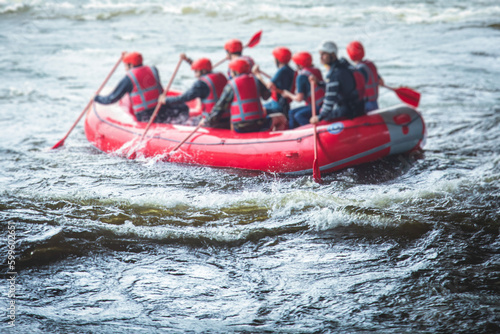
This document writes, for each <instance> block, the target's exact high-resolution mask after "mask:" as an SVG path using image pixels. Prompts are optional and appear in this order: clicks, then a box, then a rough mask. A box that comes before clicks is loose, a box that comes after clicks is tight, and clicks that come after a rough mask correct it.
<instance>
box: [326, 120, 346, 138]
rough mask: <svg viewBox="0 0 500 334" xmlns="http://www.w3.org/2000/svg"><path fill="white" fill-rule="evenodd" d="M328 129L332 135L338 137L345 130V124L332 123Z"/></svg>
mask: <svg viewBox="0 0 500 334" xmlns="http://www.w3.org/2000/svg"><path fill="white" fill-rule="evenodd" d="M326 129H327V130H328V132H330V133H331V134H332V135H337V134H339V133H341V132H342V131H343V130H344V123H341V122H337V123H332V124H330V125H329V126H328V128H326Z"/></svg>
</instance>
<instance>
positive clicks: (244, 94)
mask: <svg viewBox="0 0 500 334" xmlns="http://www.w3.org/2000/svg"><path fill="white" fill-rule="evenodd" d="M229 84H230V85H231V88H233V92H234V98H233V102H232V103H231V123H233V124H234V123H239V122H245V121H252V120H258V119H262V118H266V114H265V112H264V108H263V107H262V103H261V102H260V92H259V85H258V82H257V79H256V78H255V77H254V76H253V75H251V74H241V75H238V76H237V77H236V78H234V79H232V80H231V81H229Z"/></svg>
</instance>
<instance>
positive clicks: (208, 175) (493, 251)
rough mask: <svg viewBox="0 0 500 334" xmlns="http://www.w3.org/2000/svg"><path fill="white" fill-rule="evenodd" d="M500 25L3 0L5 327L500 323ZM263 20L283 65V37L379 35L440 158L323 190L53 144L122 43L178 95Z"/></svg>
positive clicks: (0, 87)
mask: <svg viewBox="0 0 500 334" xmlns="http://www.w3.org/2000/svg"><path fill="white" fill-rule="evenodd" d="M499 27H500V6H499V4H498V3H497V2H496V1H473V2H467V3H465V2H459V1H420V2H415V1H394V0H392V1H380V0H378V1H364V0H363V1H354V2H353V1H284V0H283V1H282V0H278V1H268V0H264V1H234V2H226V1H220V0H215V1H202V0H198V1H195V0H192V1H191V0H190V1H183V2H181V1H153V0H151V1H136V0H128V1H125V2H121V1H115V0H112V1H104V0H95V1H81V2H80V1H73V0H69V1H51V0H49V1H36V0H31V1H5V0H4V1H1V0H0V73H1V74H0V78H1V80H0V127H1V129H2V130H1V131H0V153H1V156H2V159H0V221H1V224H0V226H1V232H0V233H1V236H0V238H1V239H0V240H2V243H1V245H0V249H1V252H0V254H1V256H2V257H3V259H2V261H3V262H2V263H3V265H2V276H1V277H2V280H1V282H2V283H1V284H0V286H1V288H0V308H1V310H2V314H3V316H2V319H1V322H2V323H1V326H2V327H1V329H0V332H2V333H183V332H191V333H227V332H230V333H274V332H279V333H367V332H370V333H498V332H500V297H499V292H500V279H499V278H500V238H499V227H500V224H499V221H500V209H499V202H500V186H499V185H500V154H499V152H500V149H499V147H500V80H499V77H500V61H499V60H500V43H499V41H500V28H499ZM260 29H263V31H264V33H263V36H262V39H261V42H260V44H259V45H258V46H256V47H255V48H253V49H249V50H247V52H246V53H247V54H248V55H250V56H252V57H253V58H254V59H255V60H256V61H257V62H258V63H259V64H260V65H261V68H262V69H263V70H265V71H266V72H268V73H273V72H274V68H273V60H272V58H271V50H272V49H273V48H274V47H275V46H278V45H286V46H289V47H290V48H291V49H292V51H294V52H296V51H300V50H310V51H311V52H313V54H314V56H315V63H316V64H319V59H318V56H317V53H316V52H315V50H316V47H317V46H318V44H319V43H320V42H321V41H322V40H323V39H328V38H330V39H333V40H335V41H336V42H337V43H338V45H339V47H340V48H341V49H342V54H343V55H345V52H344V48H345V45H347V43H348V42H350V41H351V40H353V39H359V40H361V41H362V42H363V43H364V44H365V48H366V50H367V54H368V56H369V58H371V59H373V60H374V61H375V62H376V64H377V65H378V67H379V70H380V73H381V74H382V76H383V77H384V79H385V81H386V83H387V84H389V85H392V86H398V85H407V86H410V87H412V88H414V89H416V90H418V91H420V92H421V93H422V100H421V104H420V110H421V112H422V114H423V116H424V118H425V120H426V124H427V127H428V138H427V143H426V146H425V151H424V153H423V155H422V156H420V157H410V156H396V157H390V158H387V159H384V160H383V161H379V162H375V163H372V164H368V165H363V166H359V167H356V168H349V169H347V170H343V171H341V172H338V173H335V174H332V175H329V176H327V177H324V180H325V184H324V185H317V184H315V183H314V182H312V180H311V178H310V177H303V178H280V177H277V176H274V175H264V174H260V173H249V172H244V171H235V170H225V169H212V168H206V167H196V166H184V165H175V164H168V163H162V162H157V161H154V160H147V159H141V158H139V159H138V160H136V161H129V160H127V159H123V158H119V157H114V156H110V155H105V154H102V153H100V152H98V151H97V150H95V149H94V148H93V147H92V146H91V145H90V144H89V143H88V141H87V140H86V138H85V135H84V133H83V127H82V124H83V123H82V124H80V125H79V126H78V127H77V128H76V129H75V130H74V131H73V133H72V134H71V136H70V137H69V138H68V139H67V140H66V142H65V145H64V147H63V148H61V149H59V150H57V151H49V150H47V149H48V148H49V147H51V146H52V145H54V144H55V143H56V142H57V141H58V140H59V139H61V138H62V137H63V136H64V134H65V132H66V131H67V130H68V129H69V127H70V126H71V124H72V123H73V122H74V121H75V120H76V117H77V116H78V114H79V113H80V112H81V110H82V108H83V107H84V106H85V104H86V103H87V101H88V99H89V98H90V97H91V96H92V94H93V92H95V90H96V89H97V87H98V86H99V84H100V83H101V82H102V80H103V79H104V77H105V76H106V74H107V73H108V72H109V70H110V69H111V67H112V66H113V64H114V63H115V62H116V60H117V59H118V58H119V56H120V53H121V51H123V50H129V51H131V50H138V51H140V52H142V53H143V55H144V57H145V61H146V63H148V64H154V65H156V66H157V67H158V68H159V70H160V73H161V76H162V78H163V82H164V83H166V82H167V81H168V79H169V78H170V76H171V74H172V71H173V68H174V67H175V64H176V62H177V59H178V54H179V53H180V52H186V53H187V54H188V56H190V57H192V58H198V57H201V56H208V57H210V58H211V59H212V60H213V61H214V62H215V61H217V60H219V59H220V58H221V57H224V52H223V50H222V46H223V44H224V42H225V41H226V40H227V39H229V38H234V37H236V38H240V39H242V40H243V41H244V42H246V41H247V40H248V39H249V38H250V37H251V36H252V35H253V34H254V33H255V32H257V31H258V30H260ZM123 74H124V73H123V69H122V68H121V67H120V68H119V69H118V70H117V72H116V74H115V75H114V76H113V77H112V79H111V80H110V84H109V86H111V87H112V86H113V85H115V84H116V83H117V82H118V81H119V79H120V78H121V77H122V76H123ZM192 82H193V73H192V72H191V71H190V69H189V68H188V66H185V65H184V66H182V67H181V69H180V71H179V73H178V75H177V77H176V80H175V81H174V87H176V88H178V89H186V88H188V87H189V86H190V85H191V83H192ZM396 103H399V101H398V99H397V97H396V96H395V95H394V94H393V93H391V92H390V91H387V90H385V91H381V97H380V104H381V105H382V107H387V106H391V105H393V104H396ZM14 231H15V241H16V242H15V243H14V244H13V243H12V240H13V233H14ZM9 235H10V239H9ZM9 241H11V243H10V245H11V248H13V249H14V252H15V264H14V265H13V267H12V268H9V266H8V260H9V259H8V250H9ZM14 270H15V272H16V273H17V274H7V273H8V272H10V271H14ZM12 277H14V278H15V281H14V280H13V279H12ZM12 289H15V290H12ZM13 292H15V293H13ZM12 302H15V311H13V312H12V313H13V314H14V315H15V322H14V323H15V327H11V326H10V318H9V312H11V310H12V308H11V309H9V307H10V305H11V303H12Z"/></svg>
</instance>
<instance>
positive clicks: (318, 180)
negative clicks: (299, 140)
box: [313, 159, 323, 184]
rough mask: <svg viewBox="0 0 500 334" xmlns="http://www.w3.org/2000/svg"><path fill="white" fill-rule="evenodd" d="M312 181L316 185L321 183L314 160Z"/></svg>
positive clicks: (316, 161)
mask: <svg viewBox="0 0 500 334" xmlns="http://www.w3.org/2000/svg"><path fill="white" fill-rule="evenodd" d="M313 179H314V182H316V183H320V184H321V183H323V180H321V172H320V171H319V165H318V159H314V161H313Z"/></svg>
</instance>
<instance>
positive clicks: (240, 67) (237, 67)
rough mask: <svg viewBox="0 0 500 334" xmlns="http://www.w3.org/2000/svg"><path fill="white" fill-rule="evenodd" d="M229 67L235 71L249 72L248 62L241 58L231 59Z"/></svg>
mask: <svg viewBox="0 0 500 334" xmlns="http://www.w3.org/2000/svg"><path fill="white" fill-rule="evenodd" d="M229 68H230V69H231V70H233V71H235V72H237V73H250V64H249V63H248V62H247V61H246V60H245V59H243V58H237V59H235V60H233V61H231V62H230V63H229Z"/></svg>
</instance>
